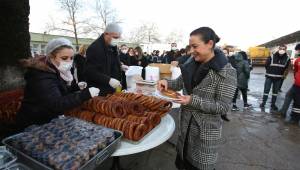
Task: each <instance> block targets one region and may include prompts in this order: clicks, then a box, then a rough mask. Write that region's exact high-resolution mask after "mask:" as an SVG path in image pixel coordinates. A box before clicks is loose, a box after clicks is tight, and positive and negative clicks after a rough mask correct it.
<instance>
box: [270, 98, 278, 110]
mask: <svg viewBox="0 0 300 170" xmlns="http://www.w3.org/2000/svg"><path fill="white" fill-rule="evenodd" d="M276 100H277V96H272V101H271V110H272V111H278V107H277V106H276V104H275V103H276Z"/></svg>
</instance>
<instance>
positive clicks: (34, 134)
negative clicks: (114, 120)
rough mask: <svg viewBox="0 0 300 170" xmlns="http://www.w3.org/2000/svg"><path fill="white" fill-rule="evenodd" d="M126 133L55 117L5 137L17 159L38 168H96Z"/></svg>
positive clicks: (62, 169)
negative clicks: (46, 122)
mask: <svg viewBox="0 0 300 170" xmlns="http://www.w3.org/2000/svg"><path fill="white" fill-rule="evenodd" d="M122 136H123V133H122V132H120V131H116V130H113V129H109V128H106V127H103V126H98V125H95V124H92V123H89V122H86V121H83V120H79V119H77V118H71V117H63V118H58V119H53V120H52V121H51V122H50V123H48V124H44V125H41V126H36V125H33V126H30V127H28V128H26V129H25V131H24V132H22V133H19V134H16V135H13V136H10V137H8V138H5V139H4V140H3V141H2V143H3V144H4V145H6V147H7V148H8V150H10V151H11V152H12V153H14V154H15V155H16V156H17V157H18V161H19V162H21V163H23V164H25V165H27V166H28V167H30V168H32V169H38V170H53V169H55V170H65V169H68V170H69V169H72V170H77V169H79V170H89V169H95V168H97V167H98V166H99V165H100V164H101V163H102V162H103V161H104V160H105V159H107V158H108V157H109V156H110V155H111V154H112V153H113V152H114V151H115V150H116V149H117V146H118V144H119V143H120V140H121V138H122Z"/></svg>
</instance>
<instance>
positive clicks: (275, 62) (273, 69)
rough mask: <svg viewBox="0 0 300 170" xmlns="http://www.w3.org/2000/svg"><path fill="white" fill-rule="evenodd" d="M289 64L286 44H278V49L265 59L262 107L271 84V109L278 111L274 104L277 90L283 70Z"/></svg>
mask: <svg viewBox="0 0 300 170" xmlns="http://www.w3.org/2000/svg"><path fill="white" fill-rule="evenodd" d="M289 64H290V59H289V57H288V55H287V54H286V46H285V45H281V46H279V50H278V51H277V52H276V53H275V54H274V55H273V56H271V57H269V58H268V59H267V61H266V65H265V67H266V81H265V87H264V95H263V101H262V103H261V105H260V107H261V108H262V109H264V107H265V104H266V102H267V100H268V95H269V92H270V89H271V86H272V101H271V110H272V111H278V108H277V106H276V105H275V103H276V99H277V95H278V91H279V88H280V84H281V81H282V79H283V78H284V72H285V71H286V70H287V69H288V67H289Z"/></svg>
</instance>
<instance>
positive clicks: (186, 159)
mask: <svg viewBox="0 0 300 170" xmlns="http://www.w3.org/2000/svg"><path fill="white" fill-rule="evenodd" d="M219 40H220V39H219V37H218V36H217V35H216V33H215V32H214V31H213V30H212V29H211V28H209V27H201V28H198V29H196V30H194V31H193V32H191V34H190V46H191V51H192V56H193V57H192V58H190V59H189V60H188V61H187V62H186V63H185V64H184V65H182V66H181V72H182V75H181V76H179V77H178V78H177V79H175V80H160V81H159V82H158V85H157V87H158V90H159V91H162V90H167V89H169V88H170V89H173V90H175V91H178V90H181V89H183V96H180V97H178V99H176V100H175V102H177V103H180V104H181V109H180V118H179V120H180V122H179V137H178V142H177V146H176V149H177V158H176V161H175V164H176V167H177V168H178V169H180V170H181V169H188V170H200V169H201V170H213V169H214V168H215V166H216V162H217V155H218V153H217V149H218V147H219V146H220V144H221V143H222V142H221V141H222V134H221V133H222V120H221V116H222V115H225V114H226V113H227V112H228V111H229V109H230V105H231V102H232V98H233V94H234V92H235V88H236V71H235V69H234V68H232V66H231V65H230V64H229V63H228V61H227V58H226V57H225V55H224V54H223V52H222V51H221V50H220V49H215V45H216V43H217V42H219Z"/></svg>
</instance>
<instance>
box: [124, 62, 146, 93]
mask: <svg viewBox="0 0 300 170" xmlns="http://www.w3.org/2000/svg"><path fill="white" fill-rule="evenodd" d="M142 70H143V67H140V66H129V68H128V70H127V71H126V73H125V75H126V84H127V88H128V89H135V83H136V79H138V78H141V79H142Z"/></svg>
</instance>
